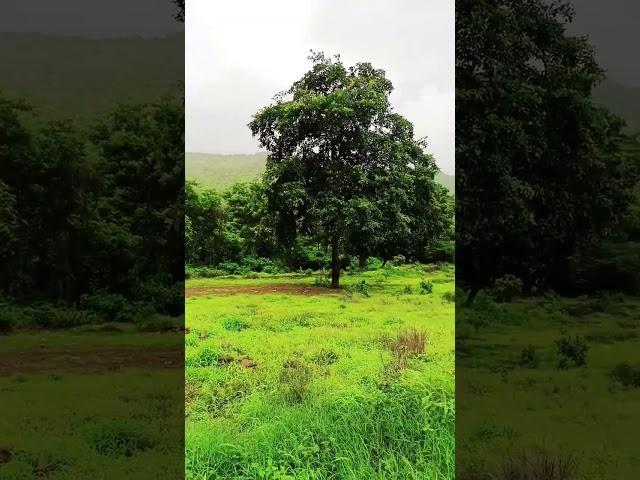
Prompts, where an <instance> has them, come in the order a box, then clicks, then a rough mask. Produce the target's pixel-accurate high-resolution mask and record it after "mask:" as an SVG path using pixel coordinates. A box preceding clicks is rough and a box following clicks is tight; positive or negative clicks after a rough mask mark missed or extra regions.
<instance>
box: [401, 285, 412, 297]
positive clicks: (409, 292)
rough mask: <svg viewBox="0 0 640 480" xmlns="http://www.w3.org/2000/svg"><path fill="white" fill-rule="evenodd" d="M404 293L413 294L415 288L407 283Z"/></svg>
mask: <svg viewBox="0 0 640 480" xmlns="http://www.w3.org/2000/svg"><path fill="white" fill-rule="evenodd" d="M402 293H403V294H405V295H411V294H412V293H413V288H411V285H405V286H404V288H403V289H402Z"/></svg>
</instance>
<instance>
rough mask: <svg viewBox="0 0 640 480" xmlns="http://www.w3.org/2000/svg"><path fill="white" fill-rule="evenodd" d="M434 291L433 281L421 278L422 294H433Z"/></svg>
mask: <svg viewBox="0 0 640 480" xmlns="http://www.w3.org/2000/svg"><path fill="white" fill-rule="evenodd" d="M432 292H433V283H432V282H430V281H429V280H425V279H424V278H423V279H422V280H420V293H421V294H422V295H431V293H432Z"/></svg>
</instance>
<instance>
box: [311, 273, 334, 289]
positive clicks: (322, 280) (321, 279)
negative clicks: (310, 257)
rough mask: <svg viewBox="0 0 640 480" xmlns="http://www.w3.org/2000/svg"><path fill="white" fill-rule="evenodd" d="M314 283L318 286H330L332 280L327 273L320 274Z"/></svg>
mask: <svg viewBox="0 0 640 480" xmlns="http://www.w3.org/2000/svg"><path fill="white" fill-rule="evenodd" d="M313 284H314V285H315V286H316V287H329V286H331V280H329V277H327V276H325V275H318V276H316V277H314V279H313Z"/></svg>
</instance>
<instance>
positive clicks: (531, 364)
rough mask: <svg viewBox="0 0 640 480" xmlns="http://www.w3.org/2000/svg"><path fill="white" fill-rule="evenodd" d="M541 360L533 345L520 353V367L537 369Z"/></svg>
mask: <svg viewBox="0 0 640 480" xmlns="http://www.w3.org/2000/svg"><path fill="white" fill-rule="evenodd" d="M539 361H540V359H539V358H538V353H537V352H536V349H535V348H534V346H533V345H527V346H526V347H524V348H523V349H522V351H521V352H520V362H519V363H520V365H521V366H523V367H528V368H536V367H537V366H538V363H539Z"/></svg>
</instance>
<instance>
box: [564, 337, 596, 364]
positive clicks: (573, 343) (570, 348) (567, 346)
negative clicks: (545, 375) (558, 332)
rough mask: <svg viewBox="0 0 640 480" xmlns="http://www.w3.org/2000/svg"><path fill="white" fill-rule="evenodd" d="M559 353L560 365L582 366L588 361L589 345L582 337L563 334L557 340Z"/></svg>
mask: <svg viewBox="0 0 640 480" xmlns="http://www.w3.org/2000/svg"><path fill="white" fill-rule="evenodd" d="M556 347H557V353H558V357H559V360H558V367H559V368H568V367H571V366H574V367H580V366H582V365H586V363H587V350H588V349H589V347H588V346H587V344H586V343H585V342H584V340H582V338H580V337H578V336H576V337H574V338H571V337H570V336H562V337H561V338H560V339H559V340H557V341H556Z"/></svg>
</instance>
